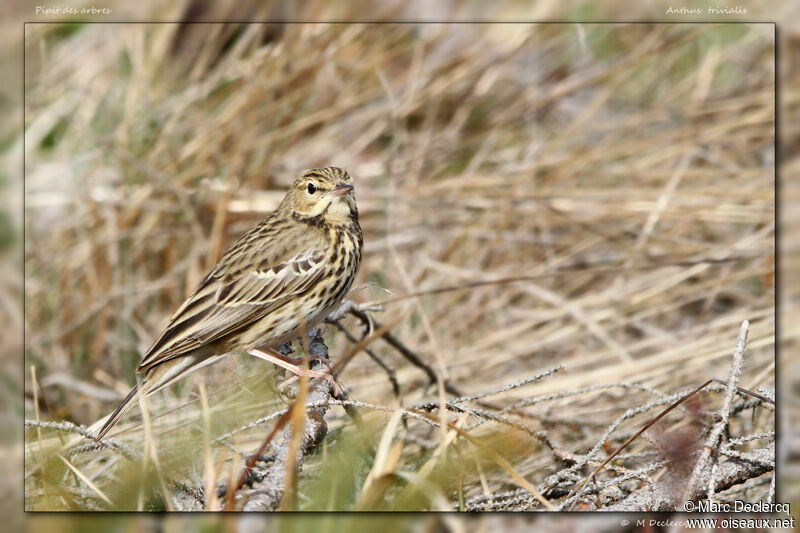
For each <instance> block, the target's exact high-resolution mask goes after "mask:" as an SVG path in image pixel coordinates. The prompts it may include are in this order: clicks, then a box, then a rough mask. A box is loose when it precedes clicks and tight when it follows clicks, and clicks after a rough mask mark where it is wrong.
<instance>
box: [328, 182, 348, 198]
mask: <svg viewBox="0 0 800 533" xmlns="http://www.w3.org/2000/svg"><path fill="white" fill-rule="evenodd" d="M352 190H353V186H352V185H348V184H346V183H339V184H337V185H336V188H335V189H333V190H332V191H331V192H329V193H328V194H329V195H331V196H344V195H345V194H349V193H350V191H352Z"/></svg>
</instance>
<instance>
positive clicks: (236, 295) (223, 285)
mask: <svg viewBox="0 0 800 533" xmlns="http://www.w3.org/2000/svg"><path fill="white" fill-rule="evenodd" d="M245 237H246V236H245ZM245 237H243V238H242V241H244V240H245ZM284 237H288V236H286V235H284ZM242 241H240V242H242ZM300 241H304V242H298V241H294V242H292V240H291V239H289V240H288V242H289V243H291V244H292V245H293V246H292V248H291V249H286V248H280V247H275V248H277V250H273V251H270V250H265V251H259V252H258V256H257V257H253V256H250V255H248V254H242V253H241V251H240V252H239V253H236V249H237V246H236V245H234V247H232V248H231V249H230V250H229V251H228V252H226V254H225V256H223V258H222V259H221V260H220V262H219V264H218V265H217V267H216V268H215V269H214V270H213V271H212V272H211V273H210V274H209V275H208V277H206V278H205V279H204V280H203V282H202V283H201V284H200V286H199V287H198V288H197V289H196V290H195V291H194V292H193V293H192V294H191V295H190V296H189V297H188V298H187V299H186V301H185V302H184V303H183V305H181V306H180V308H179V309H178V310H177V311H176V312H175V314H174V315H173V316H172V317H171V318H170V320H169V324H168V325H167V327H166V329H165V330H164V332H163V333H162V334H161V336H160V337H159V338H158V339H157V340H156V341H155V343H153V346H152V347H151V348H150V349H149V350H148V351H147V353H146V354H145V356H144V358H143V359H142V362H141V364H140V365H139V368H138V371H139V372H142V371H144V370H147V369H149V368H152V367H153V366H156V365H158V364H160V363H163V362H164V361H167V360H169V359H173V358H175V357H180V356H181V355H185V354H187V353H188V352H191V351H192V350H195V349H197V348H199V347H201V346H203V345H205V344H209V343H211V342H213V341H215V340H217V339H220V338H221V337H224V336H226V335H229V334H231V333H234V332H235V331H237V330H241V329H244V328H247V327H248V326H250V325H251V324H253V323H254V322H255V321H257V320H258V319H260V318H262V317H264V316H266V315H267V314H268V313H270V312H271V311H273V310H274V309H276V308H278V307H279V306H281V305H282V304H283V303H285V302H286V301H287V300H288V299H290V298H292V297H295V296H297V295H299V294H302V293H303V292H304V291H306V290H308V289H309V288H310V287H312V286H313V285H314V284H315V283H316V282H317V280H318V279H319V278H320V275H321V274H322V272H323V270H324V266H325V262H326V259H325V247H324V245H323V241H322V239H314V240H313V241H312V242H309V240H308V239H300ZM284 242H287V241H284ZM266 246H269V244H268V243H266Z"/></svg>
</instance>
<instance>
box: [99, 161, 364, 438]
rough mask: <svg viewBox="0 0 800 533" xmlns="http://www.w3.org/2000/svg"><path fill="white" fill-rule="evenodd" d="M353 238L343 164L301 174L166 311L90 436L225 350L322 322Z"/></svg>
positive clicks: (349, 277) (353, 211) (270, 344)
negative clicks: (118, 399)
mask: <svg viewBox="0 0 800 533" xmlns="http://www.w3.org/2000/svg"><path fill="white" fill-rule="evenodd" d="M362 243H363V241H362V235H361V227H360V226H359V224H358V209H357V208H356V202H355V197H354V194H353V180H352V178H351V177H350V175H349V174H348V173H347V171H345V170H343V169H340V168H336V167H327V168H317V169H312V170H308V171H306V172H304V173H303V174H302V175H300V177H298V178H297V179H296V180H295V181H294V183H293V184H292V187H291V189H290V190H289V192H288V193H287V194H286V196H285V197H284V199H283V201H282V202H281V204H280V206H278V208H277V209H276V210H275V211H274V212H273V213H272V214H271V215H270V216H269V217H267V218H266V219H264V220H263V221H261V223H259V224H258V225H257V226H255V227H254V228H253V229H251V230H250V231H248V232H247V233H245V234H244V235H243V236H242V237H241V238H240V239H239V240H238V241H237V242H236V243H235V244H234V245H233V246H231V247H230V248H229V249H228V250H227V251H226V252H225V254H224V255H223V256H222V258H221V259H220V260H219V263H217V265H216V266H215V267H214V268H213V269H212V270H211V272H210V273H209V274H208V275H207V276H206V277H205V278H204V279H203V281H201V282H200V284H199V285H198V287H197V288H196V289H195V290H194V291H193V292H192V293H191V294H190V295H189V297H188V298H186V301H184V302H183V304H182V305H181V306H180V307H179V308H178V310H177V311H175V313H174V314H173V315H172V317H170V319H169V323H168V324H167V327H166V328H165V329H164V331H163V332H162V333H161V335H160V336H159V337H158V339H156V341H155V342H154V343H153V345H152V346H151V347H150V349H149V350H147V352H146V353H145V354H144V358H143V359H142V362H141V364H140V365H139V368H138V370H137V371H138V372H139V373H140V374H142V377H141V378H140V380H139V382H138V384H137V385H136V386H135V387H134V388H133V390H131V392H130V393H129V394H128V395H127V396H126V397H125V399H124V400H123V401H122V403H121V404H120V405H119V407H117V409H116V410H115V411H114V412H113V413H112V414H111V415H110V416H109V417H108V419H107V420H106V422H105V424H104V425H103V427H102V428H101V429H100V431H99V432H98V436H97V438H98V439H100V438H102V437H103V436H104V435H105V434H106V433H107V432H108V430H109V429H111V428H112V427H113V426H114V424H116V423H117V422H118V421H119V419H120V418H122V416H123V415H124V414H125V413H126V412H127V411H128V409H130V408H131V407H133V406H134V405H135V404H136V401H137V400H138V398H139V395H140V394H144V395H150V394H153V393H154V392H156V391H158V390H160V389H162V388H164V387H166V386H167V385H170V384H171V383H173V382H175V381H176V380H178V379H181V378H183V377H185V376H186V375H187V374H189V373H190V372H194V371H195V370H197V369H199V368H201V367H204V366H207V365H209V364H211V363H214V362H216V361H218V360H219V359H220V358H221V357H223V356H224V355H226V354H227V353H229V352H233V351H249V350H252V349H253V348H256V347H264V348H267V349H270V348H277V347H278V346H279V345H280V344H282V343H284V342H287V341H290V340H292V339H294V338H295V337H296V336H297V335H298V334H299V333H300V329H301V328H302V327H312V326H313V325H314V324H317V323H318V322H320V321H321V320H323V319H324V318H325V316H326V315H328V314H329V313H330V312H331V311H333V310H334V309H335V308H336V307H337V306H338V305H339V303H340V302H341V301H342V299H344V297H345V295H346V294H347V293H348V291H349V290H350V287H351V285H352V283H353V280H354V279H355V275H356V272H357V271H358V265H359V263H360V262H361V248H362ZM253 351H254V354H255V353H256V352H257V353H258V354H261V355H264V354H263V352H261V351H259V350H253ZM274 362H278V361H274ZM279 364H280V363H279ZM283 366H285V365H283Z"/></svg>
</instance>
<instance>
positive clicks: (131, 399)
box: [97, 384, 147, 440]
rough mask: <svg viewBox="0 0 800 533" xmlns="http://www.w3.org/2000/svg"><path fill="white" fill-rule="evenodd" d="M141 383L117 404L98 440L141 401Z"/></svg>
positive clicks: (98, 435) (99, 432)
mask: <svg viewBox="0 0 800 533" xmlns="http://www.w3.org/2000/svg"><path fill="white" fill-rule="evenodd" d="M140 385H141V384H136V385H134V386H133V388H132V389H131V391H130V392H129V393H128V395H127V396H125V399H124V400H122V402H121V403H120V404H119V405H118V406H117V408H116V409H115V410H114V412H113V413H111V415H110V416H109V417H108V418H107V419H106V421H105V423H104V424H103V427H102V428H100V431H98V432H97V440H100V439H102V438H103V436H105V434H106V433H108V430H109V429H111V428H112V427H114V425H115V424H116V423H117V422H119V419H120V418H122V417H123V416H125V413H127V412H128V411H129V410H130V409H131V408H132V407H133V406H135V405H136V402H138V401H139V394H140V393H139V389H140V388H141V387H140ZM142 394H147V391H146V390H142Z"/></svg>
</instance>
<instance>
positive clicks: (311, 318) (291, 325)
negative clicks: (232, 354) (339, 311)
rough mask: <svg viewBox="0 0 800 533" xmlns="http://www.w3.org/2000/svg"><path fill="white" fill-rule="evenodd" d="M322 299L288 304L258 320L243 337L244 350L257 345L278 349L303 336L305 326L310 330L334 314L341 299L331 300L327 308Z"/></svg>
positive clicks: (242, 347) (242, 346)
mask: <svg viewBox="0 0 800 533" xmlns="http://www.w3.org/2000/svg"><path fill="white" fill-rule="evenodd" d="M324 303H325V302H324V301H323V299H322V298H319V299H315V300H310V301H307V302H303V303H302V304H299V303H296V302H290V303H287V304H286V305H285V306H284V307H282V308H280V309H277V310H275V311H273V312H272V313H270V314H269V315H267V316H266V317H264V318H262V319H261V320H260V321H258V322H257V323H256V324H255V325H254V326H253V327H251V328H249V329H248V331H247V332H246V333H244V335H243V336H242V338H241V347H240V348H239V349H241V350H249V349H251V348H254V347H256V346H262V347H264V346H266V347H270V348H277V347H278V346H280V345H281V344H283V343H285V342H289V341H292V340H294V339H295V338H296V337H298V336H300V334H301V333H302V329H304V328H305V329H306V330H308V329H310V328H313V327H314V326H316V325H317V324H318V323H319V322H321V321H322V320H323V319H324V318H325V317H326V316H328V314H330V313H331V312H332V311H333V310H334V309H335V308H336V307H337V306H338V305H339V303H340V302H331V303H330V304H328V305H326V306H325V307H323V308H321V307H320V306H321V305H324Z"/></svg>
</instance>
